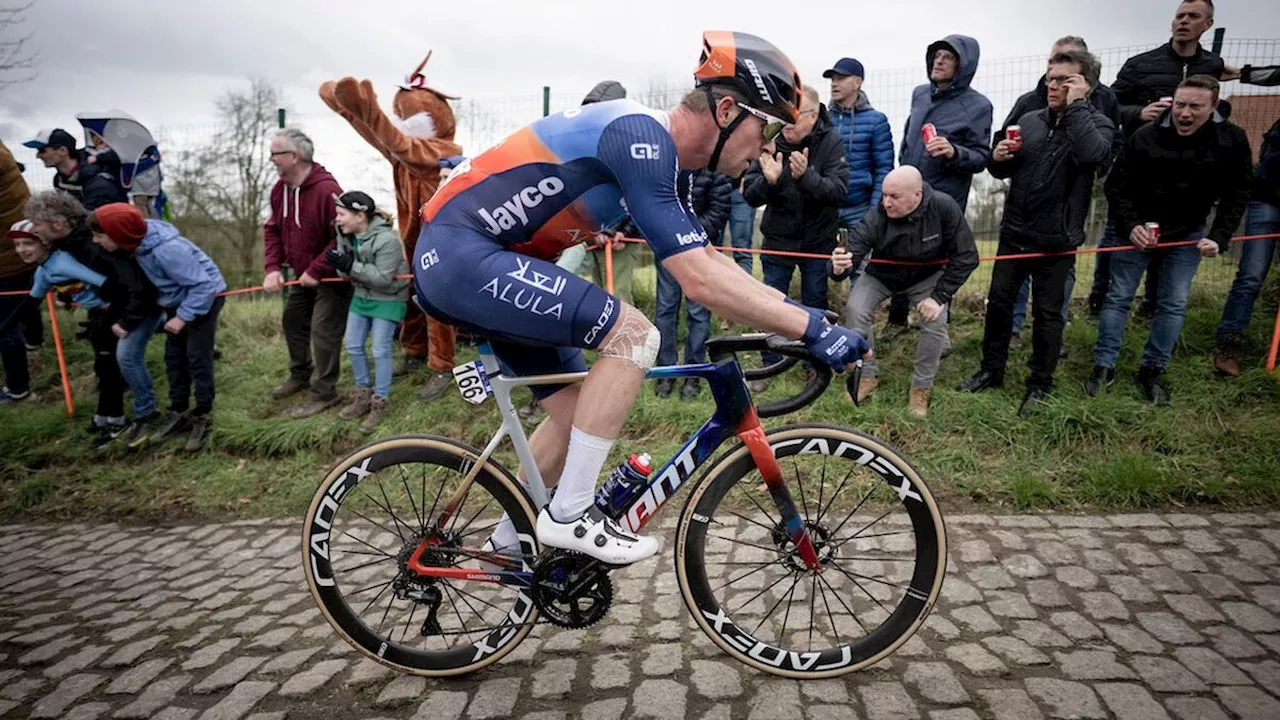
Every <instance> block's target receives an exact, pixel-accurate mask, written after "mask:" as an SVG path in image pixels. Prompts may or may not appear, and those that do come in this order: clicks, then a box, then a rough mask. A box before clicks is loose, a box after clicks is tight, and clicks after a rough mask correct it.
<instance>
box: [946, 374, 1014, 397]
mask: <svg viewBox="0 0 1280 720" xmlns="http://www.w3.org/2000/svg"><path fill="white" fill-rule="evenodd" d="M1003 385H1004V376H1003V375H997V374H996V373H994V372H992V371H990V370H979V371H978V372H976V373H974V374H973V375H972V376H970V377H969V379H968V380H965V381H964V382H962V383H960V384H959V385H957V386H956V390H959V391H960V392H974V393H976V392H982V391H983V390H990V389H991V388H998V387H1001V386H1003Z"/></svg>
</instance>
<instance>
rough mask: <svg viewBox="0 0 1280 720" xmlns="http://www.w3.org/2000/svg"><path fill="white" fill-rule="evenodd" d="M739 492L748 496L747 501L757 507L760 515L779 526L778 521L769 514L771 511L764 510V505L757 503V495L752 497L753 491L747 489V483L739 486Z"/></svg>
mask: <svg viewBox="0 0 1280 720" xmlns="http://www.w3.org/2000/svg"><path fill="white" fill-rule="evenodd" d="M738 490H739V492H741V493H743V494H744V495H746V496H747V499H748V500H750V501H751V504H752V505H755V506H756V508H757V509H758V510H760V513H761V514H763V515H764V516H765V517H766V518H768V519H769V522H771V523H773V524H774V525H777V524H778V521H777V520H774V519H773V516H772V515H770V514H769V511H768V510H765V509H764V506H763V505H761V504H760V503H759V502H757V501H756V496H755V495H752V494H751V491H750V490H747V489H746V483H742V484H739V485H738Z"/></svg>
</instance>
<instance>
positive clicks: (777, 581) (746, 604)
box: [729, 575, 787, 615]
mask: <svg viewBox="0 0 1280 720" xmlns="http://www.w3.org/2000/svg"><path fill="white" fill-rule="evenodd" d="M786 579H787V576H786V575H783V576H782V577H780V578H778V579H777V580H774V581H773V584H772V585H770V586H769V587H767V588H765V589H763V590H761V591H760V592H758V593H756V594H755V595H752V596H751V599H750V600H747V601H746V602H744V603H742V604H741V605H739V606H738V607H736V608H734V609H732V610H730V611H729V614H730V615H732V614H733V613H736V612H738V611H739V610H741V609H742V608H744V607H746V606H748V605H750V604H751V603H753V602H755V599H756V598H758V597H760V596H761V595H763V594H765V593H767V592H769V591H770V590H772V589H774V588H776V587H778V584H779V583H781V582H782V581H784V580H786Z"/></svg>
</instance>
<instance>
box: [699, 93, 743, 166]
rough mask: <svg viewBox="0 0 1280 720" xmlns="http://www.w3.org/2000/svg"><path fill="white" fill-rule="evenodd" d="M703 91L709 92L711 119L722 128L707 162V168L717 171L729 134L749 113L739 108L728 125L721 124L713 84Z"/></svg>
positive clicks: (708, 103) (708, 104) (708, 105)
mask: <svg viewBox="0 0 1280 720" xmlns="http://www.w3.org/2000/svg"><path fill="white" fill-rule="evenodd" d="M703 92H705V93H706V94H707V107H708V108H710V109H711V120H712V122H714V123H715V124H716V127H718V128H720V137H719V138H718V139H717V140H716V147H715V149H714V150H712V151H711V160H710V161H708V162H707V169H708V170H710V171H711V172H716V166H717V165H719V164H720V151H722V150H724V145H725V143H726V142H728V141H729V136H730V135H732V134H733V131H734V130H735V129H737V127H738V125H740V124H741V123H742V121H743V120H746V119H747V113H745V112H743V111H741V110H739V111H738V115H737V117H735V118H734V119H732V120H730V121H729V124H728V125H725V126H721V125H720V118H718V117H717V116H716V96H715V93H713V92H711V86H710V85H707V86H705V87H704V88H703Z"/></svg>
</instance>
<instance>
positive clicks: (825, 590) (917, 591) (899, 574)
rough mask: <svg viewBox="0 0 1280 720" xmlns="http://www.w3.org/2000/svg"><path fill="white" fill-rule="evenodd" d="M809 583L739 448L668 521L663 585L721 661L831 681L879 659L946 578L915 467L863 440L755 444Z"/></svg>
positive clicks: (826, 437)
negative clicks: (794, 521)
mask: <svg viewBox="0 0 1280 720" xmlns="http://www.w3.org/2000/svg"><path fill="white" fill-rule="evenodd" d="M767 438H768V440H769V445H770V447H771V448H772V449H773V452H774V455H775V456H776V457H777V459H778V464H779V466H780V467H781V468H782V471H783V476H784V477H785V478H786V482H787V487H788V489H789V490H790V493H791V496H792V498H793V499H794V500H795V507H796V512H798V513H799V514H800V516H801V518H800V519H801V521H802V522H803V523H804V525H805V527H806V528H807V529H808V533H809V538H810V540H812V542H813V545H814V548H815V550H816V551H817V554H818V557H819V559H820V560H821V562H822V570H821V572H817V573H815V572H811V571H810V570H809V569H808V568H807V567H806V566H805V563H804V561H803V560H801V559H800V556H799V553H798V551H797V550H796V548H795V546H794V545H793V544H792V542H791V539H790V536H789V535H788V533H787V532H786V531H785V529H784V528H783V525H782V518H781V515H780V513H779V512H778V509H777V507H776V506H775V505H774V503H773V501H772V500H771V499H770V496H769V493H768V491H767V489H766V488H765V487H764V485H763V478H762V477H761V475H760V472H759V470H757V469H756V466H755V463H754V461H753V460H752V458H751V455H750V453H749V452H748V450H747V448H746V447H745V446H739V447H737V448H735V449H734V450H732V451H730V452H729V453H728V454H726V455H725V456H723V457H721V458H720V459H719V460H717V461H716V464H715V465H714V466H712V468H711V469H710V470H709V471H708V472H707V474H706V476H705V477H704V478H703V479H702V480H701V481H700V482H699V483H698V484H697V486H696V487H695V488H694V489H693V491H692V493H691V494H690V496H689V499H688V501H687V502H686V504H685V508H684V511H683V512H682V513H681V516H680V526H679V529H678V531H677V537H676V575H677V578H678V580H679V583H680V589H681V592H682V593H683V595H684V599H685V604H686V605H688V607H689V610H690V612H692V613H693V616H694V618H695V620H696V621H697V622H698V625H699V626H700V627H701V628H702V629H703V631H704V632H706V633H707V634H708V635H709V636H710V637H711V639H712V640H713V641H715V643H716V644H717V645H719V646H720V647H721V648H723V649H724V650H725V652H727V653H729V654H730V655H732V656H734V657H735V658H737V659H738V660H741V661H742V662H744V663H747V664H748V665H751V666H753V667H756V668H759V669H760V670H763V671H765V672H768V673H772V674H775V675H782V676H784V677H790V678H798V679H809V678H823V677H832V676H836V675H843V674H845V673H849V672H853V671H855V670H860V669H862V668H865V667H868V666H870V665H872V664H874V663H876V662H878V661H880V660H881V659H883V658H885V657H887V656H888V655H889V654H891V653H892V652H893V651H894V650H896V649H897V648H898V647H900V646H901V645H902V644H903V643H904V642H906V641H907V639H908V638H910V637H911V635H912V634H914V633H915V631H916V630H917V629H918V628H919V627H920V625H921V623H923V622H924V619H925V617H926V616H927V615H928V613H929V611H930V609H932V607H933V605H934V603H935V602H936V601H937V598H938V593H939V591H940V590H941V588H942V577H943V573H944V571H945V569H946V554H947V540H946V529H945V527H944V525H943V522H942V515H941V513H940V512H939V510H938V506H937V504H936V502H935V501H934V498H933V495H932V494H931V493H930V492H929V489H928V487H926V486H925V484H924V481H922V480H921V479H920V475H919V474H918V473H917V472H916V470H915V468H913V467H911V465H910V463H908V462H907V461H906V460H905V459H903V458H902V456H901V455H899V454H897V453H896V452H895V451H893V450H892V449H890V448H889V447H887V446H885V445H884V444H883V443H881V442H880V441H878V440H876V439H875V438H873V437H871V436H869V435H863V434H861V433H858V432H855V431H853V430H849V429H847V428H839V427H829V426H818V425H805V426H791V427H785V428H779V429H777V430H773V431H770V432H769V433H768V434H767Z"/></svg>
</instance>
